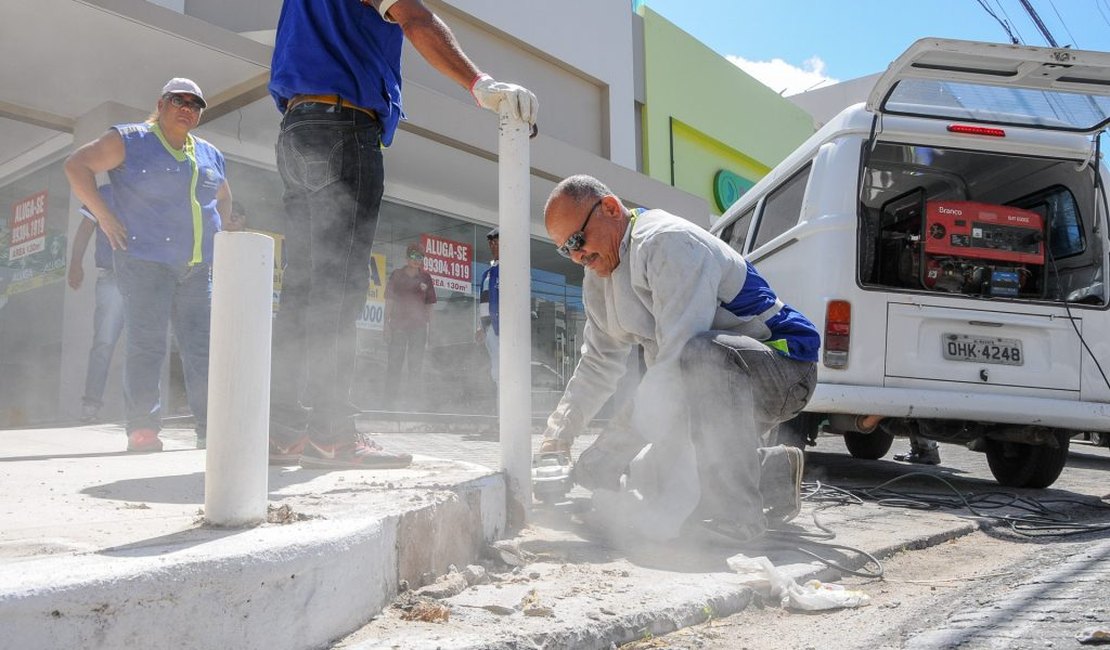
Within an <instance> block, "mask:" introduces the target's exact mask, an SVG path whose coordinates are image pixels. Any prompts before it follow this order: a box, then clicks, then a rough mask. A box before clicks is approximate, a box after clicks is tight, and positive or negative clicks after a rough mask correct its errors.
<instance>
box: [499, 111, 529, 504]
mask: <svg viewBox="0 0 1110 650" xmlns="http://www.w3.org/2000/svg"><path fill="white" fill-rule="evenodd" d="M505 104H506V103H505V102H503V103H502V106H501V113H500V137H499V138H498V147H497V153H498V164H497V178H498V196H497V203H498V221H499V223H498V228H499V229H500V232H501V261H500V262H499V264H500V265H501V274H500V275H501V279H500V282H501V285H500V286H501V303H500V322H501V324H500V330H501V332H500V337H499V339H498V342H499V345H500V348H501V350H500V353H501V354H500V357H501V364H500V367H499V374H500V381H499V382H498V406H499V416H500V428H501V468H502V470H504V471H505V473H506V475H507V477H508V484H509V485H508V488H509V513H510V518H512V517H513V515H514V514H515V515H518V516H523V518H524V519H525V520H526V519H527V517H528V512H529V509H530V508H531V504H532V440H531V433H532V323H531V316H530V314H531V294H532V291H531V284H532V283H531V270H530V269H531V266H532V265H531V250H530V241H529V239H530V235H531V222H532V219H531V215H530V214H529V211H530V207H529V206H530V198H529V197H530V191H529V189H530V183H529V175H530V171H529V170H530V166H531V163H530V159H529V148H528V136H529V131H530V127H529V125H528V124H527V123H525V122H524V121H522V120H519V119H516V118H513V117H510V116H509V115H507V110H508V109H507V107H506V106H505ZM514 523H516V522H514ZM519 523H520V524H521V525H523V523H524V522H523V521H522V522H519Z"/></svg>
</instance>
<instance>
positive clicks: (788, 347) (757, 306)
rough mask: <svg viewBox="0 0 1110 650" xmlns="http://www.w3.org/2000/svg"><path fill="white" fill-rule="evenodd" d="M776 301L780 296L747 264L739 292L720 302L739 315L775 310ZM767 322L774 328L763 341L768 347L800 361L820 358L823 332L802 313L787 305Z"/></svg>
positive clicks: (769, 326)
mask: <svg viewBox="0 0 1110 650" xmlns="http://www.w3.org/2000/svg"><path fill="white" fill-rule="evenodd" d="M744 263H745V264H748V261H747V260H744ZM777 301H778V297H777V296H776V295H775V292H774V291H772V290H771V287H770V286H769V285H768V284H767V281H766V280H764V279H763V276H761V275H760V274H759V272H758V271H756V270H755V267H754V266H752V265H751V264H748V275H747V278H746V279H745V280H744V286H743V287H741V288H740V293H738V294H736V297H735V298H733V299H732V300H731V301H729V302H727V303H721V307H724V308H725V309H726V310H728V311H730V312H732V313H734V314H736V315H737V316H755V315H758V314H762V313H764V312H766V311H767V310H769V309H773V308H774V306H775V304H776V302H777ZM765 324H766V325H767V328H768V329H770V330H771V338H770V339H768V340H766V341H764V342H763V343H764V344H765V345H766V346H767V347H769V348H771V349H773V350H775V351H776V352H778V353H779V354H782V355H784V356H787V357H790V358H791V359H797V360H798V361H817V359H818V356H817V351H818V350H819V349H820V348H821V335H820V334H818V333H817V328H816V327H814V325H813V323H811V322H809V319H808V318H806V317H805V316H804V315H803V314H802V312H800V311H798V310H797V309H794V308H793V307H791V306H790V305H785V304H784V305H783V306H782V309H780V310H779V311H778V313H776V314H775V315H773V316H771V317H770V318H768V319H767V320H766V321H765Z"/></svg>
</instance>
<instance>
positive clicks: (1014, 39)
mask: <svg viewBox="0 0 1110 650" xmlns="http://www.w3.org/2000/svg"><path fill="white" fill-rule="evenodd" d="M995 1H996V2H997V0H995ZM976 2H978V3H979V6H980V7H982V8H983V11H985V12H987V13H988V14H989V15H990V17H991V18H994V19H995V20H997V21H998V24H999V25H1002V29H1004V30H1006V34H1007V35H1008V36H1009V37H1010V42H1011V43H1013V44H1014V45H1018V44H1020V43H1021V41H1020V40H1018V37H1017V36H1014V32H1013V31H1012V30H1011V29H1010V25H1008V24H1007V23H1006V21H1005V20H1002V19H1001V18H999V17H998V14H996V13H994V10H993V9H991V8H990V6H988V5H987V3H986V2H985V1H984V0H976ZM1001 6H1002V5H999V7H1001ZM1002 11H1003V12H1005V11H1006V10H1005V9H1003V10H1002ZM1006 17H1007V18H1009V16H1006Z"/></svg>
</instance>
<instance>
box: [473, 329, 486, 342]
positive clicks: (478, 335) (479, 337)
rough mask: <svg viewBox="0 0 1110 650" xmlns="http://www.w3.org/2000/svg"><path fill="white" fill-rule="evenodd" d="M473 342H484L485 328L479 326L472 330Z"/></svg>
mask: <svg viewBox="0 0 1110 650" xmlns="http://www.w3.org/2000/svg"><path fill="white" fill-rule="evenodd" d="M474 342H475V343H485V342H486V328H484V327H479V328H478V329H477V330H475V332H474Z"/></svg>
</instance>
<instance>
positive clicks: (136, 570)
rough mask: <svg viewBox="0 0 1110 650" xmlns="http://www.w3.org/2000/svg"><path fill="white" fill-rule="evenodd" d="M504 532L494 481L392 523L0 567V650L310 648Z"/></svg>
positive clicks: (193, 535)
mask: <svg viewBox="0 0 1110 650" xmlns="http://www.w3.org/2000/svg"><path fill="white" fill-rule="evenodd" d="M504 527H505V487H504V479H503V477H502V476H501V475H500V474H493V475H487V476H485V477H481V478H477V479H473V480H470V481H467V482H465V483H461V484H459V485H456V486H444V489H443V490H440V491H438V492H436V493H435V496H434V498H433V499H432V500H431V502H430V503H429V502H427V501H424V502H421V503H420V504H419V506H418V507H415V508H413V509H412V510H407V511H404V512H402V513H400V514H390V515H387V516H383V517H372V516H367V517H365V518H349V517H348V518H343V519H337V520H334V521H331V520H322V519H313V520H308V521H302V522H296V523H294V524H292V525H288V526H261V527H257V528H252V529H245V530H242V529H240V530H218V529H204V528H198V529H192V530H187V531H183V532H182V533H179V534H175V535H171V536H168V537H164V538H160V539H159V538H155V539H154V540H149V541H147V542H143V543H139V544H134V545H127V546H123V547H115V548H110V549H104V550H101V551H99V552H97V553H95V554H83V555H75V556H64V557H46V558H41V559H28V560H24V561H20V562H15V563H12V564H8V565H2V566H0V585H3V587H2V593H0V630H3V635H2V638H0V648H47V647H74V648H123V647H142V648H217V647H223V648H243V649H253V648H259V649H262V648H266V649H272V648H291V649H294V648H295V649H301V648H310V647H319V646H321V645H323V644H326V643H327V642H329V641H331V640H333V639H336V638H338V637H341V636H343V635H344V634H347V633H349V632H351V631H353V630H355V629H357V628H358V627H360V626H361V625H363V624H365V623H366V622H367V621H369V620H370V619H371V617H373V616H374V615H376V614H377V613H378V612H380V611H381V610H382V608H383V607H384V606H385V605H386V604H388V602H389V601H390V600H391V599H392V598H393V597H394V596H395V595H396V594H397V586H398V583H399V580H401V579H407V580H409V581H410V582H411V583H414V584H419V582H417V581H419V580H420V579H421V577H422V576H425V575H427V574H441V573H443V572H445V571H446V568H447V565H448V564H451V563H455V564H458V565H463V564H466V563H468V562H472V561H473V560H474V559H475V558H477V557H478V555H479V553H480V552H481V550H482V549H483V548H484V547H485V545H486V544H487V543H488V542H490V541H492V540H494V539H496V538H497V537H499V536H500V535H501V534H502V533H503V532H504ZM447 530H456V531H468V533H467V534H465V535H458V534H455V535H451V534H445V531H447Z"/></svg>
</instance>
